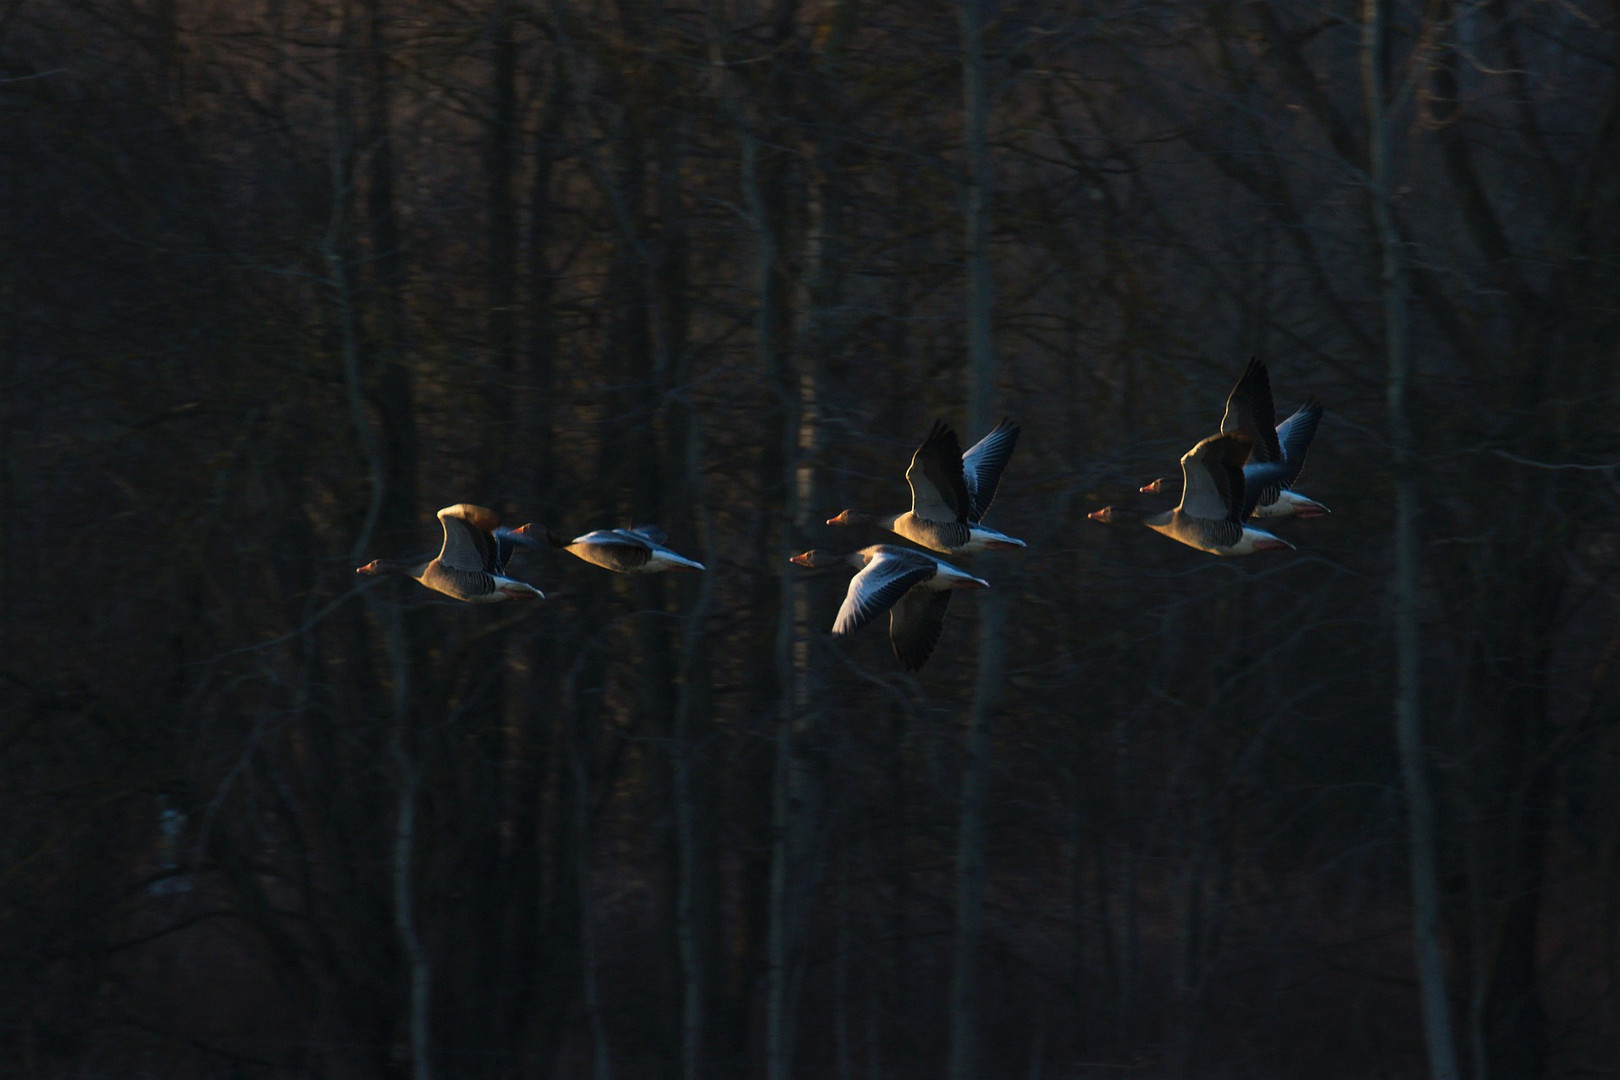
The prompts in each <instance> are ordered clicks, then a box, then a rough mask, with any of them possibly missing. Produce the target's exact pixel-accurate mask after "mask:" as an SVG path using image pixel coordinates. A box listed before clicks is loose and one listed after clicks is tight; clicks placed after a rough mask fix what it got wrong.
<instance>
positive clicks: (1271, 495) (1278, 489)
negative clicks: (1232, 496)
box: [1142, 357, 1329, 518]
mask: <svg viewBox="0 0 1620 1080" xmlns="http://www.w3.org/2000/svg"><path fill="white" fill-rule="evenodd" d="M1321 419H1322V403H1321V402H1320V401H1317V400H1316V399H1315V398H1311V399H1309V400H1307V401H1306V402H1305V404H1304V405H1302V406H1300V408H1299V409H1298V410H1296V411H1295V412H1294V415H1292V416H1290V417H1289V418H1288V419H1287V420H1284V421H1283V422H1282V423H1281V424H1278V423H1277V411H1276V407H1275V406H1274V405H1273V403H1272V397H1271V376H1270V374H1269V373H1268V372H1267V371H1266V364H1265V361H1263V360H1261V359H1259V358H1258V357H1256V358H1253V359H1251V360H1250V361H1249V366H1248V367H1246V368H1244V369H1243V374H1242V375H1241V376H1240V377H1239V378H1238V381H1237V385H1235V386H1233V387H1232V392H1231V393H1230V394H1229V395H1227V398H1226V412H1225V414H1224V415H1223V416H1222V417H1221V431H1222V433H1235V434H1238V435H1242V436H1243V437H1244V438H1246V439H1248V440H1249V441H1250V442H1251V443H1252V444H1253V446H1254V449H1253V451H1252V452H1251V454H1250V457H1249V461H1248V463H1247V464H1246V465H1245V466H1244V475H1245V478H1246V479H1247V481H1248V483H1249V485H1250V486H1251V487H1254V486H1257V485H1258V486H1259V487H1260V491H1259V494H1258V499H1257V502H1256V503H1255V510H1254V516H1255V517H1257V518H1283V517H1321V516H1322V515H1324V514H1326V513H1328V512H1329V511H1328V508H1327V507H1325V506H1323V505H1322V504H1321V503H1319V502H1317V501H1316V500H1315V499H1309V498H1306V497H1305V496H1304V495H1301V494H1299V493H1298V492H1296V491H1293V490H1291V489H1292V487H1293V484H1294V481H1295V480H1296V479H1298V478H1299V473H1300V470H1301V469H1303V468H1304V467H1305V452H1306V450H1307V449H1308V448H1309V447H1310V445H1311V440H1312V438H1314V437H1315V435H1316V425H1317V424H1318V423H1320V422H1321ZM1278 464H1280V465H1281V466H1283V468H1282V469H1281V471H1280V472H1279V471H1278V470H1276V469H1266V468H1263V466H1271V465H1278ZM1177 483H1178V482H1177V480H1176V479H1175V478H1174V477H1160V478H1159V479H1157V480H1155V481H1153V482H1152V483H1151V484H1145V485H1143V487H1142V490H1143V491H1150V492H1153V493H1155V494H1160V493H1162V494H1166V495H1174V494H1175V493H1176V488H1177Z"/></svg>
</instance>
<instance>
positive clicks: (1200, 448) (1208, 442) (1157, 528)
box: [1087, 433, 1294, 555]
mask: <svg viewBox="0 0 1620 1080" xmlns="http://www.w3.org/2000/svg"><path fill="white" fill-rule="evenodd" d="M1249 449H1250V447H1249V442H1248V440H1247V439H1245V438H1244V437H1243V436H1242V435H1239V434H1236V433H1228V434H1225V435H1211V436H1210V437H1209V438H1207V439H1204V440H1203V441H1201V442H1200V443H1199V444H1198V445H1197V446H1195V447H1193V448H1192V449H1191V450H1189V451H1187V452H1186V453H1185V454H1183V455H1182V457H1181V475H1182V491H1181V502H1180V503H1179V504H1177V506H1176V507H1175V508H1174V509H1171V510H1164V511H1160V512H1158V513H1151V512H1148V511H1144V510H1129V509H1125V508H1122V507H1116V506H1105V507H1103V508H1102V509H1101V510H1094V511H1092V513H1090V514H1089V515H1087V516H1088V517H1090V518H1091V519H1092V520H1093V521H1101V522H1104V523H1106V524H1129V523H1134V524H1140V525H1146V526H1147V527H1148V528H1150V529H1152V530H1153V531H1154V532H1157V533H1162V534H1163V535H1165V536H1168V537H1170V539H1172V540H1176V541H1179V542H1181V543H1183V544H1186V545H1187V546H1188V547H1194V548H1197V549H1198V550H1199V551H1207V552H1209V553H1210V554H1212V555H1250V554H1253V553H1254V552H1256V551H1274V550H1279V549H1282V548H1292V547H1293V546H1294V545H1293V544H1290V543H1289V542H1288V541H1286V540H1284V539H1282V538H1281V537H1280V536H1274V535H1272V534H1271V533H1269V532H1266V531H1265V530H1264V529H1257V528H1255V527H1254V526H1252V525H1250V524H1248V520H1249V516H1250V514H1251V513H1252V512H1253V510H1254V503H1255V499H1257V498H1258V497H1259V495H1260V493H1261V491H1262V490H1263V489H1262V488H1260V487H1256V488H1254V489H1250V488H1248V487H1247V485H1246V483H1245V481H1246V477H1245V471H1244V464H1243V463H1244V460H1245V459H1246V458H1248V456H1249ZM1268 468H1269V471H1261V472H1258V473H1257V474H1256V480H1257V482H1258V483H1259V484H1262V485H1263V484H1267V483H1272V482H1275V481H1276V479H1277V477H1278V476H1279V475H1280V473H1281V466H1279V465H1276V464H1273V465H1271V466H1269V467H1268Z"/></svg>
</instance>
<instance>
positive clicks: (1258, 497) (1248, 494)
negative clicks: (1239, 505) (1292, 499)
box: [1238, 461, 1289, 521]
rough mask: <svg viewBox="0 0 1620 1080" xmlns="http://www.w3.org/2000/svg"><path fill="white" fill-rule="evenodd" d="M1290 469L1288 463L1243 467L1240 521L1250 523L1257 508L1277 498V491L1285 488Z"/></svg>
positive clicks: (1279, 462)
mask: <svg viewBox="0 0 1620 1080" xmlns="http://www.w3.org/2000/svg"><path fill="white" fill-rule="evenodd" d="M1288 469H1289V466H1288V464H1287V462H1283V461H1251V462H1249V464H1247V465H1245V466H1243V469H1242V476H1243V509H1242V511H1241V512H1240V513H1239V514H1238V520H1239V521H1248V520H1249V517H1250V516H1251V515H1252V514H1253V513H1254V508H1255V507H1257V506H1259V505H1260V504H1261V503H1262V502H1268V503H1269V502H1272V501H1274V500H1275V499H1276V498H1277V490H1278V489H1279V488H1281V487H1282V486H1283V480H1284V479H1285V478H1286V477H1287V475H1288Z"/></svg>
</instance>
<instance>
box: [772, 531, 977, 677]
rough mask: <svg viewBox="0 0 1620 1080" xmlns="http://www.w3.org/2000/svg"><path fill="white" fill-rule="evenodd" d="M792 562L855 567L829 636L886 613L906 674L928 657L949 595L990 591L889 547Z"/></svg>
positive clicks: (962, 574) (932, 561)
mask: <svg viewBox="0 0 1620 1080" xmlns="http://www.w3.org/2000/svg"><path fill="white" fill-rule="evenodd" d="M791 561H793V562H795V563H797V564H799V565H800V566H809V567H814V568H820V567H827V566H835V565H838V564H840V563H847V564H848V565H850V566H854V567H856V568H857V569H858V573H856V575H855V576H854V577H853V578H851V579H850V582H849V590H848V591H847V592H846V593H845V594H844V603H843V606H841V607H840V608H839V609H838V618H837V619H835V620H834V621H833V627H832V633H833V636H834V637H844V636H846V635H848V634H853V633H854V632H855V631H857V630H859V629H860V628H861V627H863V626H865V625H866V624H867V623H869V622H871V621H872V620H873V619H875V618H877V617H878V616H879V615H881V614H883V613H884V612H885V611H887V612H888V613H889V644H890V645H891V646H892V647H893V648H894V655H895V657H896V658H897V659H898V660H899V661H900V666H901V667H903V668H905V669H906V670H908V671H915V670H917V669H918V668H921V667H922V666H923V664H925V663H927V662H928V658H929V657H930V656H931V655H933V652H934V646H936V645H938V644H939V635H940V632H941V631H942V630H943V628H944V625H945V611H946V609H947V608H948V607H950V603H951V593H952V592H953V591H955V590H957V589H988V588H989V587H990V583H989V582H987V581H985V580H984V579H983V578H978V577H974V576H973V575H972V574H969V573H967V572H966V571H964V570H959V569H957V568H956V567H954V566H952V565H951V564H950V563H948V562H946V561H944V560H943V559H939V558H935V557H934V556H932V555H929V554H926V553H924V552H921V551H914V550H912V549H911V548H903V547H896V546H894V545H892V544H874V545H872V546H871V547H867V548H862V549H861V550H859V551H853V552H850V553H849V554H847V555H838V554H835V553H833V552H830V551H823V550H820V549H816V550H812V551H806V552H804V553H803V554H802V555H795V556H793V559H792V560H791Z"/></svg>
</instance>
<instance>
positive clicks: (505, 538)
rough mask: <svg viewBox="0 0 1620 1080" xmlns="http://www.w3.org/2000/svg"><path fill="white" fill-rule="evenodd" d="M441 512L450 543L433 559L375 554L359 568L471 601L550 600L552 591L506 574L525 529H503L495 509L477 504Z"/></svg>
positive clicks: (441, 520) (464, 504)
mask: <svg viewBox="0 0 1620 1080" xmlns="http://www.w3.org/2000/svg"><path fill="white" fill-rule="evenodd" d="M438 516H439V525H440V526H441V527H442V528H443V529H444V543H443V544H442V545H441V546H440V548H439V553H438V554H437V555H435V556H434V557H433V558H431V559H374V560H372V561H371V562H369V563H367V564H366V565H364V566H361V567H358V568H356V570H355V573H357V574H368V575H376V574H395V575H398V576H401V577H408V578H414V579H415V580H416V581H419V582H421V583H422V584H423V585H425V586H427V587H428V588H430V589H432V590H434V591H435V592H441V593H444V595H446V596H451V597H454V598H455V599H457V600H464V601H466V602H467V603H469V604H497V603H500V602H501V601H504V600H543V599H545V595H546V594H545V593H543V592H541V591H540V590H539V589H537V588H535V587H534V586H533V585H530V584H528V583H527V582H523V581H519V580H517V579H516V578H511V577H507V576H506V564H507V561H508V560H509V559H511V557H512V548H513V541H514V539H516V538H517V537H518V536H519V534H520V533H521V532H522V530H521V529H503V528H501V527H500V519H499V518H497V517H496V516H495V512H494V511H493V510H489V509H487V508H485V507H482V506H474V505H473V504H472V503H457V504H456V505H454V506H447V507H445V508H444V509H443V510H440V511H439V515H438ZM525 527H526V526H525Z"/></svg>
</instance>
